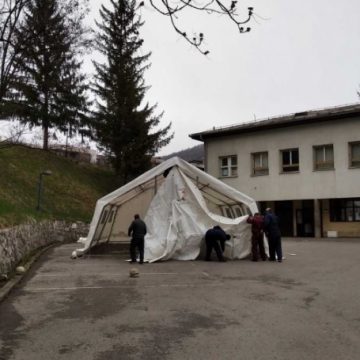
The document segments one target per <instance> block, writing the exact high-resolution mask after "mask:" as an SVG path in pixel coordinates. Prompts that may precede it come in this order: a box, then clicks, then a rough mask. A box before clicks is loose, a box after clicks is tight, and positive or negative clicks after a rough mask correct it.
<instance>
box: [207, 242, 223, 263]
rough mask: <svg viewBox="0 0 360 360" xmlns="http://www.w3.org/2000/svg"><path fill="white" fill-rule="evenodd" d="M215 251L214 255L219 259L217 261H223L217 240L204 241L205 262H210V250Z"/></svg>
mask: <svg viewBox="0 0 360 360" xmlns="http://www.w3.org/2000/svg"><path fill="white" fill-rule="evenodd" d="M213 248H214V249H215V252H216V255H217V257H218V259H219V261H222V260H223V259H224V257H223V254H222V251H221V247H220V243H219V241H218V240H214V239H206V258H205V259H206V260H211V252H212V249H213Z"/></svg>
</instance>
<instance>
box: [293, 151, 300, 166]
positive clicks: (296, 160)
mask: <svg viewBox="0 0 360 360" xmlns="http://www.w3.org/2000/svg"><path fill="white" fill-rule="evenodd" d="M292 163H293V164H298V163H299V150H292Z"/></svg>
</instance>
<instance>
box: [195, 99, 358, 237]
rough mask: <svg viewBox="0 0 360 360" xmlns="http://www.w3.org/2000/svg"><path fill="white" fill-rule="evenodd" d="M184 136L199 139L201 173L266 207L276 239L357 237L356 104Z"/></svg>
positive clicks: (228, 212)
mask: <svg viewBox="0 0 360 360" xmlns="http://www.w3.org/2000/svg"><path fill="white" fill-rule="evenodd" d="M190 137H191V138H192V139H195V140H199V141H203V142H204V147H205V170H206V171H207V172H208V173H210V174H211V175H213V176H216V177H218V178H220V179H222V180H223V181H224V182H226V183H227V184H229V185H231V186H233V187H234V188H236V189H238V190H240V191H241V192H244V193H246V194H248V195H249V196H251V197H253V198H254V199H256V200H257V201H258V203H259V206H260V209H261V210H264V209H265V208H266V207H272V208H273V209H274V210H275V212H276V213H277V214H278V215H279V217H280V219H281V228H282V233H283V235H284V236H301V237H303V236H309V237H313V236H316V237H320V236H321V237H337V236H338V237H359V236H360V104H355V105H347V106H341V107H336V108H327V109H322V110H312V111H304V112H300V113H296V114H291V115H286V116H280V117H274V118H269V119H266V120H261V121H254V122H249V123H243V124H238V125H233V126H228V127H223V128H216V129H212V130H209V131H203V132H200V133H195V134H191V135H190ZM231 214H232V212H231V209H228V210H227V211H226V212H224V215H227V216H231Z"/></svg>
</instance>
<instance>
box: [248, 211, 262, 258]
mask: <svg viewBox="0 0 360 360" xmlns="http://www.w3.org/2000/svg"><path fill="white" fill-rule="evenodd" d="M246 221H247V222H248V223H249V224H251V232H252V238H251V256H252V258H251V260H252V261H258V258H259V255H260V257H261V259H262V260H263V261H265V260H266V259H267V256H266V253H265V248H264V217H263V216H262V215H260V214H259V213H255V214H254V216H249V217H248V218H247V220H246Z"/></svg>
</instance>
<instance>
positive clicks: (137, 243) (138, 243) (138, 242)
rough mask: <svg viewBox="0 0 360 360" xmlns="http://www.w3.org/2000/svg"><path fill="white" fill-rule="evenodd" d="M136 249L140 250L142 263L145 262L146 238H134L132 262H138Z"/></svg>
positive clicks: (132, 240)
mask: <svg viewBox="0 0 360 360" xmlns="http://www.w3.org/2000/svg"><path fill="white" fill-rule="evenodd" d="M136 248H138V250H139V254H140V263H143V262H144V238H132V239H131V242H130V255H131V261H133V262H136Z"/></svg>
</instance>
